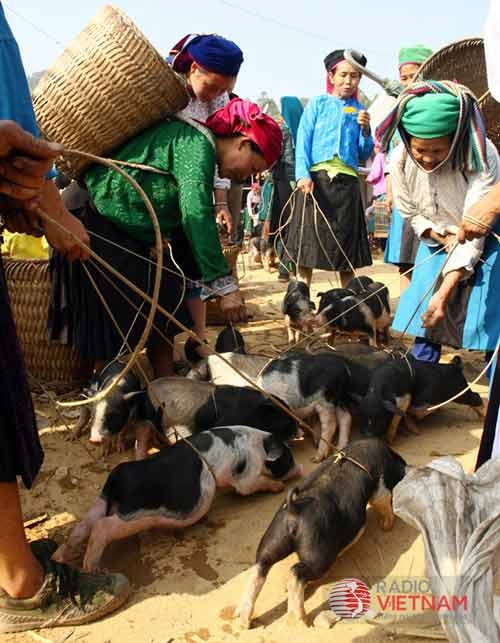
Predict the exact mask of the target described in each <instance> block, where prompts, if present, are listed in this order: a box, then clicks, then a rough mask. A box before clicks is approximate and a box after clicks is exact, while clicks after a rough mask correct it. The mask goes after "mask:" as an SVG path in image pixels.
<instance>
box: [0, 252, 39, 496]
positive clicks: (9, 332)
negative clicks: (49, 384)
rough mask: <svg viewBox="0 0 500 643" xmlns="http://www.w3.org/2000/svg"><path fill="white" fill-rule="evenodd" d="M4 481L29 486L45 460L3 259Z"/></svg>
mask: <svg viewBox="0 0 500 643" xmlns="http://www.w3.org/2000/svg"><path fill="white" fill-rule="evenodd" d="M0 439H1V447H0V482H14V481H15V480H16V476H21V478H22V480H23V482H24V484H25V486H26V487H27V488H28V489H29V488H30V487H31V485H32V483H33V480H34V479H35V476H36V474H37V473H38V471H39V470H40V467H41V465H42V462H43V451H42V447H41V445H40V439H39V437H38V431H37V427H36V420H35V413H34V410H33V403H32V401H31V394H30V390H29V386H28V379H27V375H26V369H25V367H24V361H23V356H22V353H21V348H20V346H19V340H18V338H17V334H16V328H15V325H14V320H13V318H12V312H11V309H10V301H9V294H8V291H7V284H6V281H5V273H4V270H3V264H2V260H1V258H0Z"/></svg>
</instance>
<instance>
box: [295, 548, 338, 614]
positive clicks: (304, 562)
mask: <svg viewBox="0 0 500 643" xmlns="http://www.w3.org/2000/svg"><path fill="white" fill-rule="evenodd" d="M308 545H309V547H311V544H310V543H308ZM329 545H330V543H329V542H328V541H327V545H326V546H322V545H320V544H319V543H315V545H314V547H312V550H311V551H309V552H308V553H307V558H304V557H303V556H302V555H301V552H300V553H299V557H300V562H299V563H296V564H295V565H294V566H293V567H292V569H291V570H290V579H289V581H288V609H287V613H288V614H290V615H293V616H294V617H295V619H296V620H297V621H302V622H304V623H305V620H306V611H305V607H304V591H305V587H306V585H307V583H309V582H311V581H314V580H317V579H318V578H321V576H323V574H324V573H325V572H326V571H327V570H328V568H329V567H330V565H331V563H332V562H333V560H332V555H331V552H330V551H329Z"/></svg>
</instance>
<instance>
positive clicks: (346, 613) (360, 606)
mask: <svg viewBox="0 0 500 643" xmlns="http://www.w3.org/2000/svg"><path fill="white" fill-rule="evenodd" d="M370 602H371V595H370V590H369V589H368V587H367V586H366V585H365V584H364V583H363V582H362V581H360V580H358V579H357V578H344V579H343V580H340V581H338V583H335V584H334V585H333V586H332V589H331V590H330V596H329V597H328V605H329V607H330V609H331V610H332V612H335V614H336V615H337V616H340V617H341V618H360V617H361V616H364V614H366V612H367V611H368V610H369V609H370Z"/></svg>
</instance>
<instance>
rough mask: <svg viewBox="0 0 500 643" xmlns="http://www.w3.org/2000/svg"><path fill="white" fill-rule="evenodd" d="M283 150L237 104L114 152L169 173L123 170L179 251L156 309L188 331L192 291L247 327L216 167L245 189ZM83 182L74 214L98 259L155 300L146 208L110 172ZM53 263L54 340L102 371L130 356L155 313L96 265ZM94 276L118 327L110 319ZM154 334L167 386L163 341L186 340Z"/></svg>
mask: <svg viewBox="0 0 500 643" xmlns="http://www.w3.org/2000/svg"><path fill="white" fill-rule="evenodd" d="M281 146H282V136H281V131H280V128H279V126H278V125H277V123H276V122H275V121H273V120H272V119H271V118H270V117H269V116H267V115H265V114H263V113H262V112H261V110H260V108H259V107H258V106H257V105H255V104H253V103H250V102H248V101H243V100H241V99H238V98H237V99H233V100H232V101H231V102H230V103H229V104H228V105H226V107H224V108H223V109H221V110H219V111H217V112H215V113H214V114H213V115H212V116H210V117H209V119H208V120H207V122H206V124H205V125H201V124H200V123H198V122H196V121H193V120H191V119H188V118H187V119H183V120H180V119H179V118H176V119H172V120H170V121H164V122H161V123H159V124H157V125H155V126H153V127H151V128H149V129H147V130H145V131H143V132H141V133H139V134H138V135H136V136H135V137H134V138H133V139H131V140H129V141H128V142H126V143H125V144H124V145H122V146H121V147H120V148H118V149H117V150H115V151H114V152H113V153H112V155H111V156H112V157H113V158H115V159H117V160H122V161H125V162H127V163H137V164H142V165H147V166H152V167H154V168H157V169H159V170H162V171H163V172H165V174H159V173H155V172H151V171H148V170H144V169H138V168H130V167H128V168H126V169H127V172H129V173H130V174H131V175H132V176H133V177H134V178H135V179H136V180H137V181H138V182H139V184H140V185H141V187H142V188H143V189H144V190H145V191H146V193H147V195H148V197H149V198H150V200H151V201H152V203H153V206H154V208H155V210H156V213H157V215H158V219H159V222H160V228H161V231H162V235H163V236H164V238H165V239H168V241H169V242H170V247H171V250H172V251H171V252H170V250H169V249H168V248H167V249H166V250H165V252H164V265H165V270H164V273H163V276H162V285H161V291H160V299H159V303H160V304H161V305H162V306H163V307H164V308H166V309H167V310H168V311H169V312H172V313H173V314H174V315H175V317H176V318H177V319H178V320H179V321H181V322H183V323H184V324H187V325H190V322H191V320H190V316H189V312H188V311H187V309H186V307H185V306H184V301H183V298H184V295H185V293H186V288H185V286H186V284H187V282H189V286H190V287H189V289H188V292H189V296H190V297H201V298H202V299H208V298H210V297H214V296H215V297H220V298H221V308H222V310H223V311H224V312H225V313H226V317H227V319H228V321H239V320H240V319H243V318H244V316H245V309H244V305H243V300H242V298H241V294H240V292H239V289H238V284H237V282H236V280H235V279H234V277H233V276H232V274H231V271H230V269H229V267H228V266H227V264H226V261H225V259H224V256H223V253H222V248H221V244H220V241H219V237H218V233H217V227H216V222H215V212H214V202H213V177H214V173H215V168H216V165H217V167H218V172H219V176H222V177H227V178H229V179H234V180H235V181H240V182H242V181H243V180H244V179H246V177H247V176H249V175H250V174H256V173H258V172H262V171H263V170H265V169H266V168H268V167H270V166H271V165H272V164H273V163H274V162H275V161H276V159H277V158H278V157H279V155H280V153H281ZM84 178H85V188H86V191H83V190H81V188H80V186H76V187H72V188H68V190H67V193H66V194H65V200H66V205H67V207H68V209H70V210H71V211H73V212H74V213H76V214H78V215H79V216H80V218H81V219H82V220H83V222H84V224H85V226H86V228H87V230H88V232H89V234H90V238H91V244H92V248H93V250H95V251H96V252H97V253H98V254H99V255H100V256H101V257H102V258H104V259H105V260H106V261H108V262H109V263H111V264H112V265H113V266H114V268H115V269H117V270H118V271H119V272H120V273H121V274H122V275H123V276H125V277H126V278H128V279H129V280H130V281H132V282H133V283H134V284H135V285H136V286H138V287H139V288H140V289H141V290H143V291H145V292H147V293H148V294H151V291H152V287H153V282H154V274H155V273H154V270H155V268H154V263H153V262H152V261H151V259H152V258H151V249H152V246H153V242H154V233H153V227H152V224H151V221H150V218H149V215H148V213H147V210H146V207H145V204H144V202H143V201H142V199H141V198H140V197H139V195H138V194H137V192H136V191H135V190H134V189H133V188H132V187H131V186H130V184H129V183H128V182H127V181H126V180H125V179H124V178H123V177H122V176H120V175H119V174H118V173H117V172H115V171H113V170H111V169H109V168H106V167H102V166H97V165H94V166H91V168H90V169H89V170H88V171H87V173H86V174H85V177H84ZM54 263H55V266H54V267H55V271H54V272H55V280H54V282H55V288H54V289H53V290H54V293H55V296H54V297H53V302H52V304H53V305H52V310H51V315H50V319H49V325H50V326H51V329H52V336H53V337H54V338H61V336H65V337H66V338H67V340H68V341H69V343H71V344H72V345H73V346H75V347H76V348H77V349H78V350H79V352H80V353H81V354H82V356H83V357H84V358H86V359H89V360H92V361H93V362H94V364H95V366H96V368H99V367H100V366H101V365H102V364H104V363H105V362H107V361H109V360H110V359H112V358H114V357H115V356H116V355H117V353H118V352H119V351H120V349H121V348H122V347H123V344H124V340H123V336H125V337H126V338H127V343H128V345H129V346H130V347H133V346H134V345H135V344H136V343H137V341H138V339H139V337H140V335H141V333H142V331H143V328H144V317H143V316H142V315H141V314H139V313H138V312H137V309H140V311H141V313H143V314H147V310H148V307H147V305H146V304H145V303H144V302H143V301H142V300H141V298H140V297H138V296H137V295H136V294H135V293H133V291H132V290H131V289H130V288H128V287H127V286H125V285H124V284H123V283H122V282H121V281H119V280H117V279H115V278H114V277H113V276H112V275H110V274H103V273H102V270H101V269H100V268H99V267H98V266H97V265H96V264H95V263H94V262H92V263H91V264H90V265H88V266H85V268H84V267H82V265H81V264H77V265H74V266H69V265H68V264H67V262H66V261H65V260H64V259H63V258H62V257H60V256H58V257H56V258H55V261H54ZM87 270H88V271H89V272H90V274H91V275H92V279H93V280H94V281H95V284H96V285H97V287H98V289H99V290H100V292H101V295H102V296H103V298H104V300H105V301H106V303H107V304H108V307H109V309H110V310H111V311H112V313H113V316H114V318H115V321H112V320H111V319H110V317H109V314H108V312H107V311H106V309H105V307H104V306H103V304H102V300H101V298H100V297H99V295H98V293H97V292H96V289H95V288H94V286H93V284H92V282H91V280H90V279H89V277H88V274H87ZM68 275H69V276H68ZM64 276H66V279H65V278H64ZM113 284H114V285H115V286H116V287H114V285H113ZM65 285H67V286H68V287H66V288H65V287H64V286H65ZM118 289H120V290H121V291H122V293H123V294H121V293H120V292H118ZM125 296H126V297H127V298H128V299H129V300H131V301H132V302H134V304H135V308H134V307H133V306H131V305H130V303H128V302H127V301H126V300H125ZM63 303H64V305H63ZM116 325H118V326H119V328H120V331H121V332H119V331H118V330H117V328H116ZM155 326H156V328H157V329H159V330H160V331H161V334H159V333H158V332H156V331H153V332H152V334H151V336H150V339H149V341H148V356H149V358H150V360H151V363H152V366H153V369H154V371H155V375H156V376H157V377H160V376H164V375H169V374H171V373H172V350H171V348H170V347H169V345H168V344H167V343H166V342H165V341H164V338H162V335H163V337H164V336H167V337H168V338H169V339H171V338H173V337H174V336H175V335H176V334H177V333H179V332H180V331H179V329H178V328H177V327H176V325H175V324H174V323H172V322H168V321H167V320H166V319H165V318H164V317H163V316H162V315H160V314H158V315H157V316H156V320H155Z"/></svg>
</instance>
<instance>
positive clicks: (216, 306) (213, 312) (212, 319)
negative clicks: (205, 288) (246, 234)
mask: <svg viewBox="0 0 500 643" xmlns="http://www.w3.org/2000/svg"><path fill="white" fill-rule="evenodd" d="M222 252H223V253H224V257H225V258H226V261H227V264H228V266H229V267H230V268H231V271H232V273H233V276H234V278H235V279H238V268H237V265H236V262H237V260H238V255H239V252H240V247H239V246H224V247H223V248H222ZM225 323H226V320H225V317H224V314H223V313H222V311H221V309H220V298H216V299H209V300H208V301H207V324H210V325H211V326H222V325H224V324H225Z"/></svg>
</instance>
